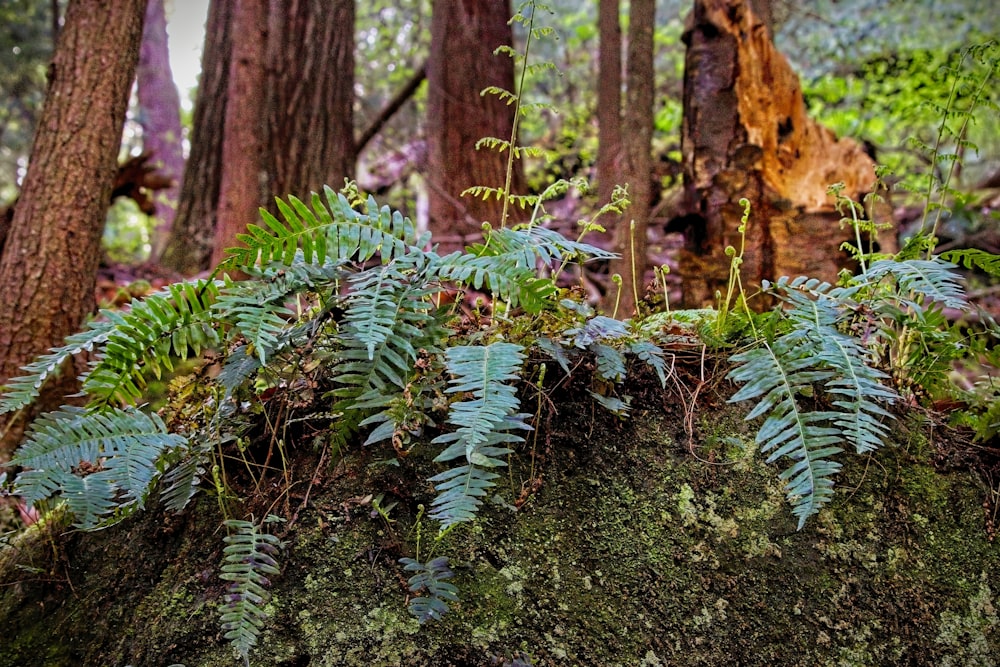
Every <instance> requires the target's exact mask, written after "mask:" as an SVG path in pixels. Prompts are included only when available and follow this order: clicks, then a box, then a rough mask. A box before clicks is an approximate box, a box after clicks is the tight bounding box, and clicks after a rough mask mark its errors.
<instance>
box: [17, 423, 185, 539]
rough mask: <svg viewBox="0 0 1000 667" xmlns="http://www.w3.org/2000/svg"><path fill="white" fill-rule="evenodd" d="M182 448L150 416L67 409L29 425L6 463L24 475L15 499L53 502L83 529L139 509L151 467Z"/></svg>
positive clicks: (180, 440) (152, 476) (153, 473)
mask: <svg viewBox="0 0 1000 667" xmlns="http://www.w3.org/2000/svg"><path fill="white" fill-rule="evenodd" d="M186 444H187V440H186V439H185V438H184V437H183V436H180V435H177V434H171V433H167V432H166V426H165V425H164V423H163V421H162V420H161V419H160V418H159V417H158V416H157V415H155V414H153V415H147V414H145V413H143V412H140V411H138V410H135V409H131V408H130V409H126V410H119V409H117V408H108V409H106V410H105V411H102V412H96V413H95V412H87V411H86V410H83V409H82V408H74V407H68V406H67V407H63V408H62V409H61V410H59V411H58V412H52V413H48V414H46V415H44V416H42V417H40V418H38V419H37V420H36V421H35V422H34V423H33V424H32V425H31V428H30V429H29V431H28V433H27V435H26V439H25V442H24V444H23V445H22V446H21V447H20V449H18V450H17V452H16V454H15V455H14V458H13V459H12V460H11V464H12V465H18V466H23V467H25V468H27V470H25V471H24V472H22V473H21V474H20V475H18V477H17V489H18V490H17V493H18V494H19V495H21V496H22V497H23V498H24V499H25V501H26V502H27V503H29V504H35V503H38V502H41V501H43V500H47V499H49V498H51V497H54V496H60V497H62V498H63V499H64V500H66V501H67V504H68V505H69V507H70V509H71V511H72V512H73V514H74V516H75V517H76V525H77V526H78V527H80V528H84V529H89V528H97V527H99V526H100V525H102V522H106V520H107V518H108V515H110V514H111V513H112V512H117V518H119V519H120V518H123V517H124V516H126V515H128V514H129V513H131V512H132V511H133V510H135V509H141V508H142V507H143V504H144V502H145V499H146V497H147V496H148V494H149V490H150V488H151V487H152V485H153V483H154V482H155V481H156V479H157V478H158V477H159V469H158V466H157V462H158V461H160V460H161V459H162V457H163V456H164V455H165V454H166V453H167V452H169V451H171V450H174V449H177V448H181V447H184V446H185V445H186ZM91 478H93V479H91Z"/></svg>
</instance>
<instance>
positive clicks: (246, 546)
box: [219, 519, 282, 665]
mask: <svg viewBox="0 0 1000 667" xmlns="http://www.w3.org/2000/svg"><path fill="white" fill-rule="evenodd" d="M226 527H227V528H229V529H230V530H232V531H233V532H232V533H230V534H229V535H227V536H226V537H225V538H223V540H224V541H225V543H226V548H225V549H224V550H223V553H224V558H223V565H222V574H220V575H219V576H220V578H222V579H225V580H226V581H228V582H230V583H229V586H228V588H227V589H226V594H225V597H224V598H223V599H224V602H223V604H222V609H221V611H222V616H221V621H222V630H223V631H224V632H225V638H226V639H228V640H229V641H230V643H231V644H232V646H233V648H234V649H235V650H236V653H238V654H239V656H240V657H241V658H243V661H244V663H245V664H246V665H249V664H250V657H249V656H250V651H251V649H253V647H254V645H255V644H256V643H257V637H258V636H259V635H260V631H261V629H262V628H263V627H264V620H265V619H266V618H267V612H266V611H265V610H264V607H266V606H267V603H268V601H269V600H270V598H271V595H270V593H269V592H268V590H267V588H268V587H269V586H270V585H271V582H270V580H268V578H267V577H266V576H265V575H276V574H279V573H280V572H281V571H280V570H279V569H278V561H277V560H276V556H277V555H278V553H279V551H280V550H281V547H282V544H281V541H280V540H278V538H277V537H275V536H274V535H269V534H267V533H265V532H262V531H261V530H260V529H259V528H258V526H257V525H255V524H253V523H251V522H249V521H238V520H235V519H230V520H228V521H226Z"/></svg>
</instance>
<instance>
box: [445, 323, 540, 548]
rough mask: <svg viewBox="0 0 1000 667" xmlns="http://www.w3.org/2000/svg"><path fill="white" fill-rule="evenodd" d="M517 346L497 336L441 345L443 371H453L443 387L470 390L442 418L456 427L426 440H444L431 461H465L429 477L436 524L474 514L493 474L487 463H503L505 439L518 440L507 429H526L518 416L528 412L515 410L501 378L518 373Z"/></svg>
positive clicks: (511, 392)
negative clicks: (444, 353) (484, 340)
mask: <svg viewBox="0 0 1000 667" xmlns="http://www.w3.org/2000/svg"><path fill="white" fill-rule="evenodd" d="M523 350H524V348H522V347H521V346H520V345H515V344H513V343H503V342H497V343H492V344H490V345H486V346H478V345H476V346H459V347H452V348H449V349H448V351H447V358H448V371H449V372H450V373H451V374H452V375H453V376H454V377H453V378H452V380H451V382H450V384H451V386H450V387H449V388H448V390H447V391H448V393H457V392H470V393H471V394H472V399H471V400H466V401H459V402H457V403H454V404H452V406H451V411H450V414H449V416H448V423H450V424H452V425H454V426H457V427H458V428H457V430H455V431H453V432H451V433H445V434H442V435H439V436H438V437H436V438H434V440H433V441H432V442H433V443H435V444H442V445H446V447H445V449H444V451H442V452H441V453H440V454H439V455H438V456H437V457H436V458H435V459H434V460H435V461H438V462H445V461H452V460H455V459H462V460H464V461H465V463H464V465H460V466H458V467H455V468H452V469H450V470H447V471H445V472H443V473H440V474H438V475H435V476H434V477H432V478H431V480H430V481H432V482H434V483H435V488H436V489H437V490H438V492H439V495H438V497H437V498H435V499H434V502H433V507H434V509H433V510H432V511H431V516H432V517H433V518H435V519H437V520H438V521H440V522H441V524H442V528H441V529H442V530H447V529H448V528H450V527H451V526H453V525H455V524H457V523H459V522H462V521H470V520H471V519H472V518H473V517H474V516H475V514H476V512H477V511H478V510H479V507H480V505H482V500H481V499H482V498H483V497H484V496H485V495H486V491H487V489H489V488H490V487H492V486H493V485H494V483H493V480H494V479H496V477H497V476H498V475H497V474H496V473H494V472H492V469H493V468H498V467H503V466H506V465H507V463H506V462H505V461H504V460H503V459H502V458H500V457H502V456H505V455H507V454H509V453H510V451H511V450H510V449H508V448H507V447H506V446H505V445H507V444H510V443H514V442H521V441H523V438H521V436H519V435H516V434H514V433H510V431H511V430H528V429H530V427H529V426H528V425H527V424H526V423H525V422H524V420H525V419H526V418H527V417H529V415H526V414H517V413H516V411H517V409H518V407H519V406H520V402H519V401H518V399H517V395H516V390H515V388H514V386H512V385H510V384H506V383H508V382H510V381H512V380H516V379H517V378H518V377H519V375H518V370H519V368H520V367H521V364H522V363H523V361H524V354H523Z"/></svg>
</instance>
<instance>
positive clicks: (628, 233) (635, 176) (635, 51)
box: [611, 0, 656, 317]
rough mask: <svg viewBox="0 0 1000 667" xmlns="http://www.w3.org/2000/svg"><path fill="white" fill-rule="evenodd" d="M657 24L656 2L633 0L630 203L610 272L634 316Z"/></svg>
mask: <svg viewBox="0 0 1000 667" xmlns="http://www.w3.org/2000/svg"><path fill="white" fill-rule="evenodd" d="M655 25H656V2H655V0H632V2H631V4H630V5H629V30H628V59H627V65H626V67H627V73H626V84H627V86H626V87H627V90H626V93H625V117H624V126H625V127H626V128H628V132H627V134H625V138H624V142H623V143H624V148H625V170H624V174H623V176H624V179H625V182H626V183H628V186H629V198H630V201H631V202H632V203H631V205H630V206H629V208H628V209H627V210H626V211H625V215H624V216H623V217H622V218H621V219H620V220H619V221H618V224H617V227H616V229H615V246H614V247H615V252H617V253H619V255H620V256H621V258H620V259H617V260H612V262H611V272H612V274H615V273H617V274H618V275H620V276H621V278H622V284H621V287H620V288H618V289H617V290H611V294H614V293H615V292H616V291H617V292H619V294H617V301H618V315H619V316H621V317H631V316H632V315H634V314H635V311H636V306H637V301H638V299H641V298H642V296H643V294H644V293H645V291H646V289H645V283H646V281H645V275H646V264H647V263H648V262H647V259H646V255H647V248H648V246H649V243H648V241H647V239H646V230H647V228H648V227H649V209H650V206H651V205H652V199H653V188H652V183H651V179H652V173H653V158H652V154H651V153H652V150H653V145H652V141H653V91H654V90H655V81H654V78H655V77H654V75H655V72H654V70H653V29H654V26H655Z"/></svg>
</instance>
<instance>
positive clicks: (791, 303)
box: [728, 262, 897, 529]
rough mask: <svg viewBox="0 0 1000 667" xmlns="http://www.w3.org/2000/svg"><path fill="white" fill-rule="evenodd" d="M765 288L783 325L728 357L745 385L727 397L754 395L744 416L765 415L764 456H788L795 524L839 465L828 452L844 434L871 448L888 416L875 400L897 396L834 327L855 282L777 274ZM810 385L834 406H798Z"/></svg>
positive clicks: (814, 506)
mask: <svg viewBox="0 0 1000 667" xmlns="http://www.w3.org/2000/svg"><path fill="white" fill-rule="evenodd" d="M878 264H879V262H876V263H875V265H878ZM873 268H874V265H873ZM876 275H877V274H876ZM765 288H767V289H769V291H771V292H772V293H774V294H775V295H776V296H778V297H779V298H780V299H782V300H783V301H784V302H785V303H786V305H787V306H788V307H787V308H786V309H785V311H784V312H785V314H786V318H787V320H788V323H789V325H790V328H791V331H790V332H789V333H786V334H784V335H782V336H779V337H778V338H777V339H775V340H774V342H773V343H772V344H767V343H762V344H761V345H760V346H759V347H756V348H754V349H751V350H748V351H745V352H741V353H739V354H736V355H733V356H732V357H731V361H732V362H734V363H736V364H740V365H739V366H738V367H737V368H735V369H733V370H732V371H731V372H730V373H729V375H728V377H729V378H730V379H732V380H735V381H737V382H742V383H745V384H744V386H743V387H742V388H741V389H740V390H739V391H738V392H737V393H736V394H735V395H733V397H732V398H731V399H730V401H731V402H737V401H743V400H752V399H760V400H759V402H758V403H757V405H756V406H755V407H754V408H753V409H752V410H751V411H750V413H749V414H748V415H747V419H754V418H756V417H760V416H763V415H765V414H766V415H767V417H766V419H765V421H764V423H763V425H762V426H761V427H760V430H759V431H758V433H757V438H756V440H757V444H758V446H759V447H760V449H761V451H762V452H765V453H768V458H767V461H768V462H769V463H772V462H774V461H776V460H777V459H779V458H782V457H789V458H791V459H792V461H793V464H792V466H791V467H790V468H788V469H786V470H785V471H784V472H782V473H781V478H782V479H783V480H785V482H786V493H787V495H788V497H789V500H790V502H791V503H792V506H793V513H794V514H795V515H796V516H798V517H799V525H798V527H799V529H801V528H802V527H803V525H804V524H805V521H806V519H807V518H808V517H809V516H811V515H812V514H815V513H816V512H817V511H819V509H820V508H821V507H822V506H823V505H824V504H826V503H827V502H829V500H830V499H831V498H832V496H833V487H834V481H833V477H834V475H835V474H836V473H837V471H838V470H839V469H840V464H839V463H837V462H835V461H832V460H830V457H832V456H834V455H836V454H839V453H840V452H841V451H843V450H842V448H841V447H840V445H841V444H842V443H844V442H845V441H847V442H848V443H850V444H851V445H853V447H854V449H855V450H856V451H857V452H858V453H864V452H868V451H872V450H874V449H876V448H877V447H879V446H880V445H881V444H882V442H883V440H884V439H885V437H886V436H887V435H888V428H887V427H886V426H885V424H884V423H883V421H882V420H885V419H889V418H891V414H890V413H889V412H888V411H887V410H885V408H883V407H882V406H881V405H880V404H879V401H881V402H882V403H885V404H888V403H892V402H894V401H895V400H896V398H897V396H896V394H895V392H893V391H892V390H891V389H889V388H888V387H886V386H884V385H883V384H882V380H883V379H885V378H886V375H885V374H884V373H882V372H881V371H879V370H877V369H876V368H874V367H873V366H872V365H871V363H870V361H871V360H870V359H869V353H868V351H867V349H865V348H864V347H863V346H862V345H861V344H860V343H859V342H858V341H857V340H856V339H855V338H852V337H851V336H848V335H846V334H844V333H842V332H841V331H840V328H839V327H840V325H841V323H842V321H843V320H844V319H845V318H846V315H845V313H850V312H853V310H854V308H855V307H856V306H857V304H856V303H855V302H854V301H853V296H854V295H855V294H857V293H858V291H859V290H860V289H861V287H860V286H854V287H850V288H841V287H832V286H831V285H830V284H829V283H824V282H820V281H818V280H814V279H806V278H796V279H794V280H788V279H787V278H782V279H781V280H779V281H778V283H777V285H773V286H772V285H765ZM817 384H820V385H822V386H823V388H824V389H825V391H826V392H827V393H828V394H830V395H831V396H832V397H833V399H834V400H833V401H832V407H834V408H837V409H835V410H820V411H809V410H805V409H804V408H803V407H802V406H801V404H800V398H801V397H807V396H812V394H813V389H814V385H817Z"/></svg>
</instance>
